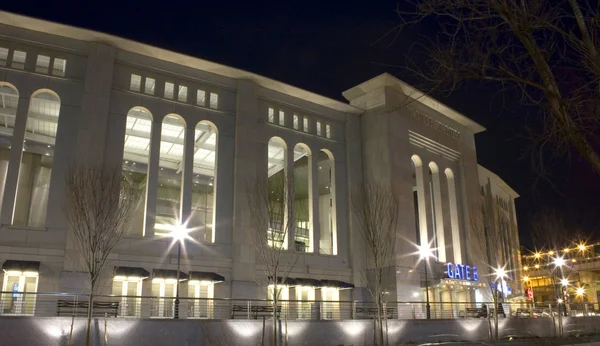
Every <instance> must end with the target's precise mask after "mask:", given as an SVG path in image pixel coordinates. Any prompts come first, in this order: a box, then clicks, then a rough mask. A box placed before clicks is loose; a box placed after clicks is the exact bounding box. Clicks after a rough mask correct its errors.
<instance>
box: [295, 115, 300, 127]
mask: <svg viewBox="0 0 600 346" xmlns="http://www.w3.org/2000/svg"><path fill="white" fill-rule="evenodd" d="M299 128H300V119H299V118H298V114H294V130H298V129H299Z"/></svg>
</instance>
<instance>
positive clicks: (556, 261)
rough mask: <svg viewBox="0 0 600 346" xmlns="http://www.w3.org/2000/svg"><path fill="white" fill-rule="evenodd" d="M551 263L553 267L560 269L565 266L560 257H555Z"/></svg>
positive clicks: (563, 260)
mask: <svg viewBox="0 0 600 346" xmlns="http://www.w3.org/2000/svg"><path fill="white" fill-rule="evenodd" d="M552 263H554V267H555V268H556V267H562V266H564V265H565V259H564V257H562V256H556V257H555V258H553V259H552Z"/></svg>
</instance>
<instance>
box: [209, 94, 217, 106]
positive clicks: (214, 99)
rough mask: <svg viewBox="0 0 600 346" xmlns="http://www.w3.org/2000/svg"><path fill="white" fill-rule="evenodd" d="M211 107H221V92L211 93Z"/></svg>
mask: <svg viewBox="0 0 600 346" xmlns="http://www.w3.org/2000/svg"><path fill="white" fill-rule="evenodd" d="M209 107H210V108H212V109H217V108H219V94H215V93H210V105H209Z"/></svg>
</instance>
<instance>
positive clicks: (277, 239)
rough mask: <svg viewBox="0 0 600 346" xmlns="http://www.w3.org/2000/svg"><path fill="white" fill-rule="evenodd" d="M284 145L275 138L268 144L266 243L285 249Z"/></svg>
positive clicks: (285, 195)
mask: <svg viewBox="0 0 600 346" xmlns="http://www.w3.org/2000/svg"><path fill="white" fill-rule="evenodd" d="M286 151H287V150H286V146H285V143H284V142H283V141H282V140H280V139H277V138H271V140H269V144H268V163H267V165H268V166H267V168H268V175H267V177H268V181H267V184H268V189H269V190H270V191H271V194H270V195H269V198H268V206H267V208H268V210H269V215H268V218H269V231H268V234H267V237H268V239H267V242H268V243H269V246H274V247H282V248H284V249H287V234H288V232H287V231H288V230H287V228H286V226H285V222H284V220H285V217H286V215H285V212H286V206H287V201H286V198H287V194H286V191H285V182H286V176H285V169H284V167H285V160H286V154H287V153H286Z"/></svg>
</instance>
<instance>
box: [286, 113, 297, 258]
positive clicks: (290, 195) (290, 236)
mask: <svg viewBox="0 0 600 346" xmlns="http://www.w3.org/2000/svg"><path fill="white" fill-rule="evenodd" d="M287 118H289V114H286V119H285V120H286V121H288V119H287ZM285 150H286V154H285V162H284V165H285V166H284V170H283V172H284V174H285V176H286V177H287V181H286V182H287V186H286V189H287V192H286V197H287V202H286V204H285V206H286V208H287V210H286V214H287V215H286V217H285V222H286V223H287V234H286V236H287V248H288V249H289V250H291V251H295V250H296V242H295V240H294V239H295V238H296V236H295V233H296V232H295V231H294V228H295V224H296V217H295V215H294V208H293V205H294V194H295V192H294V148H290V147H289V146H288V147H287V148H286V149H285ZM284 227H285V226H284Z"/></svg>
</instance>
